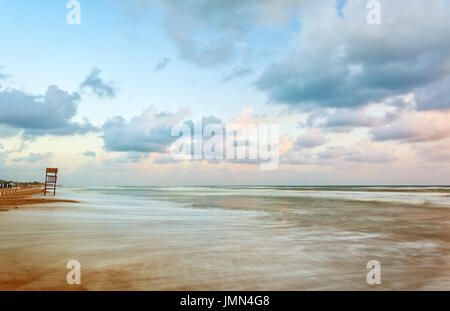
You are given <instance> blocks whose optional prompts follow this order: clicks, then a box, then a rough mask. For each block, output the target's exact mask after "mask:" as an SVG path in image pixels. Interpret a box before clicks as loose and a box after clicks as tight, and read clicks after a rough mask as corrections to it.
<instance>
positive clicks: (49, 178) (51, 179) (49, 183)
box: [44, 168, 58, 195]
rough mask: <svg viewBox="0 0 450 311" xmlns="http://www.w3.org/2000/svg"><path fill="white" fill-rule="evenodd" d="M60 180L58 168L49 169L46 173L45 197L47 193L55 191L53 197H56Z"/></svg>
mask: <svg viewBox="0 0 450 311" xmlns="http://www.w3.org/2000/svg"><path fill="white" fill-rule="evenodd" d="M57 179H58V169H57V168H47V170H46V172H45V188H44V195H47V192H51V191H53V195H56V181H57Z"/></svg>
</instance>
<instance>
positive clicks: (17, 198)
mask: <svg viewBox="0 0 450 311" xmlns="http://www.w3.org/2000/svg"><path fill="white" fill-rule="evenodd" d="M39 195H40V196H39ZM47 203H80V202H79V201H75V200H67V199H52V198H49V197H44V196H43V194H42V189H41V188H31V189H26V190H23V191H21V192H19V193H14V194H9V195H5V196H1V197H0V212H6V211H9V210H11V209H17V208H18V207H19V206H25V205H37V204H47Z"/></svg>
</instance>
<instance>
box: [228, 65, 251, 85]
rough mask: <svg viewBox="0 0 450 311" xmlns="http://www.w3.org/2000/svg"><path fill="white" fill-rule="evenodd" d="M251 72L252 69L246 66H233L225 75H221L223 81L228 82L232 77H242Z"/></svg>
mask: <svg viewBox="0 0 450 311" xmlns="http://www.w3.org/2000/svg"><path fill="white" fill-rule="evenodd" d="M252 73H253V69H252V68H251V67H248V66H237V67H234V69H233V71H232V72H231V73H230V74H228V75H227V76H225V77H223V81H224V82H228V81H230V80H233V79H237V78H242V77H245V76H248V75H250V74H252Z"/></svg>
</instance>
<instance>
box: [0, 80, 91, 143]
mask: <svg viewBox="0 0 450 311" xmlns="http://www.w3.org/2000/svg"><path fill="white" fill-rule="evenodd" d="M79 100H80V96H79V94H78V93H72V94H69V93H68V92H66V91H63V90H61V89H59V88H58V87H57V86H54V85H52V86H49V87H48V89H47V91H46V93H45V95H32V94H28V93H25V92H23V91H19V90H15V89H8V90H5V91H2V92H0V126H2V127H3V129H4V130H5V132H6V133H7V135H13V134H14V133H16V132H15V131H14V129H16V130H17V129H18V130H23V136H24V137H25V138H32V137H36V136H43V135H72V134H76V133H78V134H84V133H87V132H89V131H94V130H96V128H95V127H94V126H93V125H91V124H90V123H89V121H87V120H85V121H84V123H83V124H80V123H77V122H72V121H71V120H72V119H73V117H75V115H76V113H77V104H78V102H79ZM2 132H3V131H2ZM5 132H3V135H2V136H4V133H5Z"/></svg>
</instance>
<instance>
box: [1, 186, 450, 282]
mask: <svg viewBox="0 0 450 311" xmlns="http://www.w3.org/2000/svg"><path fill="white" fill-rule="evenodd" d="M58 197H61V198H68V199H75V200H78V201H80V202H81V203H80V204H55V205H51V206H46V207H43V206H33V207H22V208H19V209H17V210H11V211H9V212H2V213H0V290H22V289H31V290H35V289H36V290H37V289H44V290H47V289H49V290H51V289H87V290H450V187H386V186H383V187H267V186H265V187H262V186H261V187H218V186H217V187H90V188H63V189H60V191H59V192H58ZM72 259H75V260H78V261H79V262H80V263H81V271H82V280H81V281H82V284H81V286H69V285H67V283H66V274H67V272H68V271H69V270H68V269H67V268H66V264H67V262H68V261H69V260H72ZM370 260H377V261H379V262H380V265H381V284H379V285H368V284H367V282H366V275H367V273H368V272H369V270H370V269H368V268H367V267H366V265H367V262H368V261H370Z"/></svg>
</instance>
